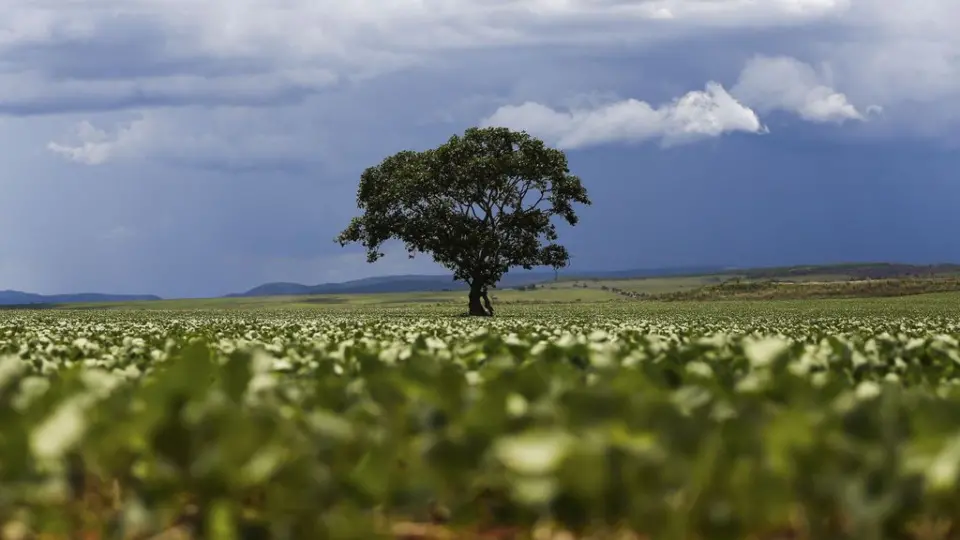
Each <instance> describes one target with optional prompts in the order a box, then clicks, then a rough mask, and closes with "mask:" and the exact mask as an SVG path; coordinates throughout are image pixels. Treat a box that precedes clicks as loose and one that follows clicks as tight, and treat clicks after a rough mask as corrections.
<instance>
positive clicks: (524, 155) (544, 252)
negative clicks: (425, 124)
mask: <svg viewBox="0 0 960 540" xmlns="http://www.w3.org/2000/svg"><path fill="white" fill-rule="evenodd" d="M576 203H580V204H586V205H588V204H590V200H589V198H588V197H587V192H586V190H585V189H584V187H583V186H582V185H581V183H580V179H579V178H578V177H576V176H574V175H572V174H570V171H569V169H568V167H567V159H566V156H565V155H564V154H563V152H562V151H560V150H555V149H552V148H548V147H546V146H545V145H544V143H543V142H542V141H540V140H538V139H536V138H534V137H531V136H530V135H528V134H527V133H525V132H514V131H511V130H509V129H506V128H484V129H479V128H471V129H468V130H466V132H465V133H464V134H463V136H459V135H455V136H453V137H451V138H450V139H449V140H448V141H447V142H446V143H445V144H443V145H441V146H439V147H438V148H436V149H432V150H426V151H423V152H414V151H409V150H408V151H403V152H399V153H397V154H395V155H393V156H390V157H388V158H386V159H384V160H383V161H382V162H381V163H380V164H379V165H377V166H375V167H370V168H368V169H366V170H365V171H364V172H363V174H362V175H361V178H360V187H359V189H358V192H357V205H358V207H359V208H360V210H361V211H362V212H363V214H362V215H361V216H359V217H356V218H353V220H352V221H351V222H350V224H349V226H348V227H347V228H346V229H345V230H344V231H343V232H342V233H341V234H340V235H339V236H338V237H337V241H338V242H339V243H340V244H341V245H346V244H348V243H353V242H359V243H361V244H362V245H363V246H364V247H365V248H366V249H367V260H368V261H370V262H374V261H376V260H377V259H379V258H380V257H382V256H383V253H382V251H381V248H382V246H383V244H384V243H385V242H386V241H388V240H390V239H399V240H400V241H402V242H403V243H404V244H405V246H406V249H407V251H408V252H409V254H410V255H411V256H413V255H414V254H415V253H417V252H419V253H429V254H431V255H432V256H433V258H434V260H435V261H437V262H438V263H440V264H442V265H443V266H445V267H446V268H448V269H450V270H451V271H453V273H454V279H457V280H463V281H465V282H467V283H469V284H471V285H475V286H476V287H483V286H491V285H495V284H496V283H497V282H498V281H499V280H500V278H501V277H502V276H503V274H504V273H506V272H507V271H508V270H509V269H510V268H511V267H517V266H519V267H523V268H527V269H530V268H532V267H534V266H551V267H554V268H559V267H563V266H565V265H566V264H567V262H568V261H569V258H570V256H569V253H568V252H567V250H566V249H565V248H564V247H563V246H561V245H560V244H557V243H556V240H557V239H558V235H557V231H556V225H555V224H554V223H553V222H552V221H551V219H552V218H553V217H554V216H558V217H560V218H562V219H563V220H564V221H566V222H567V223H568V224H570V225H576V224H577V221H578V218H577V215H576V213H575V211H574V208H573V206H574V204H576Z"/></svg>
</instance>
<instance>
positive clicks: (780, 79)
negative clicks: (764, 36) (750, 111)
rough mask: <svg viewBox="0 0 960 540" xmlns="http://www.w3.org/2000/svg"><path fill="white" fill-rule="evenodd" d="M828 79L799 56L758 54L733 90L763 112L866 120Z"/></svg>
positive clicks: (820, 119)
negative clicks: (765, 55) (784, 112)
mask: <svg viewBox="0 0 960 540" xmlns="http://www.w3.org/2000/svg"><path fill="white" fill-rule="evenodd" d="M828 79H829V77H828V75H827V74H823V73H817V72H816V71H814V69H813V68H812V67H811V66H809V65H807V64H804V63H803V62H800V61H799V60H797V59H795V58H789V57H784V56H779V57H764V56H757V57H755V58H753V59H751V60H750V61H749V62H748V63H747V65H746V66H745V67H744V68H743V71H742V72H741V73H740V79H739V80H738V81H737V84H736V85H735V86H734V87H733V88H732V89H731V93H732V94H733V95H734V96H736V98H737V99H738V100H740V101H742V102H743V103H746V104H747V105H749V106H750V107H752V108H754V109H756V110H757V111H759V112H760V113H761V114H763V113H767V112H771V111H777V110H780V111H787V112H791V113H795V114H797V115H798V116H800V118H803V119H804V120H807V121H810V122H818V123H824V122H836V123H843V122H845V121H847V120H864V119H865V117H864V115H863V114H862V113H861V112H860V111H858V110H857V108H856V107H854V106H853V105H852V104H851V103H850V102H849V101H848V100H847V96H846V95H845V94H843V93H840V92H837V91H836V90H834V89H833V88H831V87H830V85H829V80H828Z"/></svg>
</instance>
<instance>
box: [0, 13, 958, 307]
mask: <svg viewBox="0 0 960 540" xmlns="http://www.w3.org/2000/svg"><path fill="white" fill-rule="evenodd" d="M958 98H960V3H958V2H955V1H954V0H911V2H891V1H888V0H765V1H763V2H753V1H748V0H635V1H629V0H509V1H508V0H417V1H414V0H393V1H392V0H353V1H351V2H342V1H337V2H335V1H332V0H204V1H203V2H198V1H196V0H84V1H82V2H71V1H68V0H8V2H6V3H5V7H4V11H3V13H2V14H0V163H2V168H3V175H2V176H0V182H2V183H3V197H2V198H0V227H2V230H3V231H4V234H3V235H2V236H0V288H11V289H20V290H27V291H32V292H40V293H60V292H78V291H102V292H116V293H156V294H160V295H162V296H168V297H172V296H205V295H218V294H224V293H228V292H237V291H242V290H246V289H248V288H250V287H253V286H255V285H258V284H260V283H263V282H267V281H297V282H303V283H319V282H326V281H341V280H345V279H351V278H356V277H364V276H370V275H385V274H394V273H411V272H418V273H419V272H428V273H438V272H439V271H440V269H439V268H438V267H437V266H436V265H434V264H433V263H432V262H431V261H430V260H429V259H428V258H426V257H423V256H420V257H418V258H416V259H413V260H410V259H408V258H407V257H406V256H405V254H404V253H403V252H402V251H395V252H394V253H391V254H390V255H389V256H388V257H386V258H385V259H382V260H381V261H379V262H378V263H376V264H373V265H368V264H367V263H366V262H365V260H364V255H363V252H362V248H359V247H354V248H340V247H339V246H338V245H336V244H335V243H334V242H333V240H332V239H333V237H334V236H335V235H336V234H337V233H338V232H339V230H340V229H342V228H343V227H344V226H345V225H346V224H347V222H348V221H349V218H350V217H351V216H353V215H354V213H355V202H354V196H355V190H356V185H357V182H358V180H359V175H360V172H361V171H362V170H363V169H364V168H365V167H367V166H370V165H374V164H376V163H377V162H379V160H381V159H382V158H384V157H386V156H387V155H389V154H391V153H393V152H396V151H398V150H403V149H408V148H410V149H423V148H427V147H432V146H435V145H437V144H439V143H441V142H443V141H444V140H445V139H446V138H447V137H449V136H450V135H451V134H453V133H458V132H462V131H463V130H464V129H465V128H467V127H470V126H473V125H504V126H508V127H512V128H516V129H525V130H527V131H529V132H530V133H532V134H534V135H537V136H539V137H541V138H543V139H544V140H545V141H547V142H548V143H550V144H553V145H555V146H558V147H560V148H563V149H564V150H566V151H567V153H568V157H569V160H570V165H571V169H572V170H573V172H574V173H576V174H579V175H580V176H581V177H582V178H583V181H584V183H585V185H586V186H587V189H588V190H589V192H590V194H591V197H592V198H593V200H594V205H593V206H592V207H590V208H588V209H585V210H583V211H582V214H581V218H582V219H581V223H580V225H578V226H577V227H576V228H574V229H570V228H562V229H561V231H562V237H561V238H562V239H563V240H564V243H565V244H566V245H567V246H568V247H569V249H570V251H571V252H572V255H573V260H572V266H571V268H573V269H584V270H587V269H624V268H649V267H662V266H672V265H691V264H724V265H768V264H788V263H806V262H835V261H855V260H896V261H904V262H936V261H960V242H958V241H957V240H956V238H957V231H960V213H958V212H956V211H955V208H956V207H957V204H958V203H960V186H958V182H960V174H958V171H960V153H958V147H960V145H958V142H960V137H958V134H960V129H958V128H960V99H958Z"/></svg>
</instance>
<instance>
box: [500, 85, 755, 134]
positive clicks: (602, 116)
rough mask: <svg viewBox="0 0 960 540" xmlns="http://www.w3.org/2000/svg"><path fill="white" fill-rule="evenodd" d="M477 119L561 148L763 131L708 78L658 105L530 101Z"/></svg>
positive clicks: (749, 112) (747, 111)
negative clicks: (701, 86) (560, 107)
mask: <svg viewBox="0 0 960 540" xmlns="http://www.w3.org/2000/svg"><path fill="white" fill-rule="evenodd" d="M481 125H484V126H504V127H509V128H511V129H523V130H526V131H528V132H530V133H531V134H534V135H537V136H539V137H542V138H544V139H548V140H550V141H551V142H552V143H554V144H556V145H557V146H559V147H561V148H582V147H585V146H593V145H599V144H605V143H610V142H643V141H648V140H652V139H660V140H661V141H662V142H663V144H665V145H673V144H680V143H685V142H692V141H695V140H699V139H703V138H708V137H718V136H720V135H723V134H726V133H732V132H737V131H739V132H746V133H763V132H765V131H766V128H765V127H764V126H763V125H762V124H761V123H760V119H759V118H758V117H757V115H756V114H755V113H754V112H753V111H752V110H750V109H749V108H747V107H745V106H743V105H742V104H740V103H738V102H737V100H735V99H734V98H733V97H731V96H730V94H729V93H727V91H726V90H724V88H723V87H722V86H721V85H719V84H717V83H714V82H711V83H708V84H707V86H706V89H705V90H703V91H694V92H689V93H687V94H686V95H684V96H683V97H681V98H679V99H676V100H674V101H672V102H671V103H668V104H664V105H661V106H659V107H653V106H651V105H650V104H649V103H646V102H644V101H638V100H636V99H627V100H624V101H618V102H615V103H609V104H606V105H601V106H597V107H595V108H585V109H571V110H569V111H566V112H562V111H556V110H554V109H551V108H550V107H547V106H545V105H541V104H539V103H533V102H526V103H524V104H522V105H516V106H512V105H508V106H504V107H500V108H499V109H497V111H496V112H494V113H493V114H492V115H491V116H489V117H487V118H485V119H483V120H482V121H481Z"/></svg>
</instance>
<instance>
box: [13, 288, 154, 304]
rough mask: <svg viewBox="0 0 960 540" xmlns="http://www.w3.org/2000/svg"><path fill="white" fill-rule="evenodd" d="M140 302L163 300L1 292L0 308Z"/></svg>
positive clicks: (141, 295) (144, 295) (78, 294)
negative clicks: (33, 305)
mask: <svg viewBox="0 0 960 540" xmlns="http://www.w3.org/2000/svg"><path fill="white" fill-rule="evenodd" d="M139 300H161V298H160V297H159V296H154V295H152V294H101V293H77V294H35V293H28V292H22V291H11V290H6V291H0V306H19V305H32V304H78V303H86V302H131V301H139Z"/></svg>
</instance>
